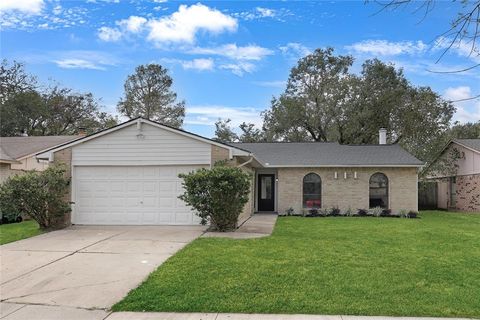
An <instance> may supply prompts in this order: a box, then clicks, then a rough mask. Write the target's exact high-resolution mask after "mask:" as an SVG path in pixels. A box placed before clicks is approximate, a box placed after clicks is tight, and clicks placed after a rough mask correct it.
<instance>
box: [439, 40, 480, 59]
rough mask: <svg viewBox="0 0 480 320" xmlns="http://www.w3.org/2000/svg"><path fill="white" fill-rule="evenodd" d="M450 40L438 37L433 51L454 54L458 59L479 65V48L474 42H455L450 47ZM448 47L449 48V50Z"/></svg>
mask: <svg viewBox="0 0 480 320" xmlns="http://www.w3.org/2000/svg"><path fill="white" fill-rule="evenodd" d="M451 41H452V39H448V38H445V37H440V38H438V39H437V41H436V42H435V46H434V48H435V49H440V50H446V49H448V50H449V51H450V52H453V53H456V54H457V55H458V56H460V57H465V58H469V59H471V60H472V61H473V62H475V63H480V48H479V47H478V44H477V43H476V42H471V41H465V40H461V41H457V42H455V43H454V44H453V45H452V46H451V47H450V44H451ZM449 47H450V48H449Z"/></svg>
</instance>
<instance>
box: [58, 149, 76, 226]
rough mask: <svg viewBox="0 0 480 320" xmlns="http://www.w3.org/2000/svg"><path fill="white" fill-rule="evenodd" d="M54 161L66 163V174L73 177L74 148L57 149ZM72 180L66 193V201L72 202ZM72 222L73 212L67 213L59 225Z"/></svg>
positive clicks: (66, 224) (67, 224)
mask: <svg viewBox="0 0 480 320" xmlns="http://www.w3.org/2000/svg"><path fill="white" fill-rule="evenodd" d="M53 161H54V162H55V163H63V164H65V165H66V167H67V170H66V172H65V176H66V177H68V178H70V179H71V178H72V149H71V148H67V149H63V150H60V151H57V152H55V153H54V154H53ZM72 183H73V182H72V181H70V185H69V188H68V192H67V193H66V194H65V197H64V199H65V201H67V202H70V201H72ZM70 224H71V213H67V214H66V215H65V219H63V220H62V221H59V225H58V227H59V228H60V227H66V226H69V225H70Z"/></svg>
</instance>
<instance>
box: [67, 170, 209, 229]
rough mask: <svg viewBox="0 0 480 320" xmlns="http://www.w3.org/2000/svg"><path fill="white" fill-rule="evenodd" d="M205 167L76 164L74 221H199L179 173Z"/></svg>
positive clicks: (133, 222) (111, 222)
mask: <svg viewBox="0 0 480 320" xmlns="http://www.w3.org/2000/svg"><path fill="white" fill-rule="evenodd" d="M200 167H201V166H137V167H133V166H130V167H79V166H77V167H75V168H74V180H75V202H76V204H75V208H74V223H78V224H107V225H108V224H117V225H122V224H136V225H140V224H147V225H154V224H172V225H173V224H183V225H191V224H198V223H199V221H200V219H199V218H198V217H196V216H195V215H194V212H193V211H192V210H191V209H190V207H188V206H186V205H185V203H184V202H183V201H182V200H180V199H178V196H179V195H180V194H181V193H182V192H183V187H182V185H181V180H180V179H179V178H178V173H181V172H190V171H193V170H195V169H198V168H200Z"/></svg>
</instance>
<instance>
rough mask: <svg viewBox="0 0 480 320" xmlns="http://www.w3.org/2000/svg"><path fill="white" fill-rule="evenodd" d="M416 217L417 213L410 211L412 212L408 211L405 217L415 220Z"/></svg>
mask: <svg viewBox="0 0 480 320" xmlns="http://www.w3.org/2000/svg"><path fill="white" fill-rule="evenodd" d="M417 216H418V212H416V211H413V210H412V211H409V212H408V213H407V216H406V217H407V218H411V219H415V218H417Z"/></svg>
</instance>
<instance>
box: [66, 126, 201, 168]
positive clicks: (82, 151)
mask: <svg viewBox="0 0 480 320" xmlns="http://www.w3.org/2000/svg"><path fill="white" fill-rule="evenodd" d="M139 133H141V134H142V135H143V139H140V138H139V137H137V135H138V134H139ZM210 159H211V147H210V144H208V143H205V142H201V141H198V140H195V139H192V138H189V137H186V136H183V135H181V134H177V133H174V132H170V131H167V130H165V129H161V128H158V127H154V126H152V125H149V124H146V123H143V124H142V130H141V132H140V131H139V130H138V129H137V125H136V124H135V123H134V124H132V125H130V126H128V127H125V128H122V129H120V130H117V131H115V132H112V133H109V134H106V135H104V136H101V137H98V138H95V139H92V140H90V141H87V142H84V143H80V144H78V145H76V146H74V147H72V162H73V165H74V166H82V165H87V166H94V165H97V166H98V165H114V166H122V165H175V164H176V165H187V164H210V161H211V160H210Z"/></svg>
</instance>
